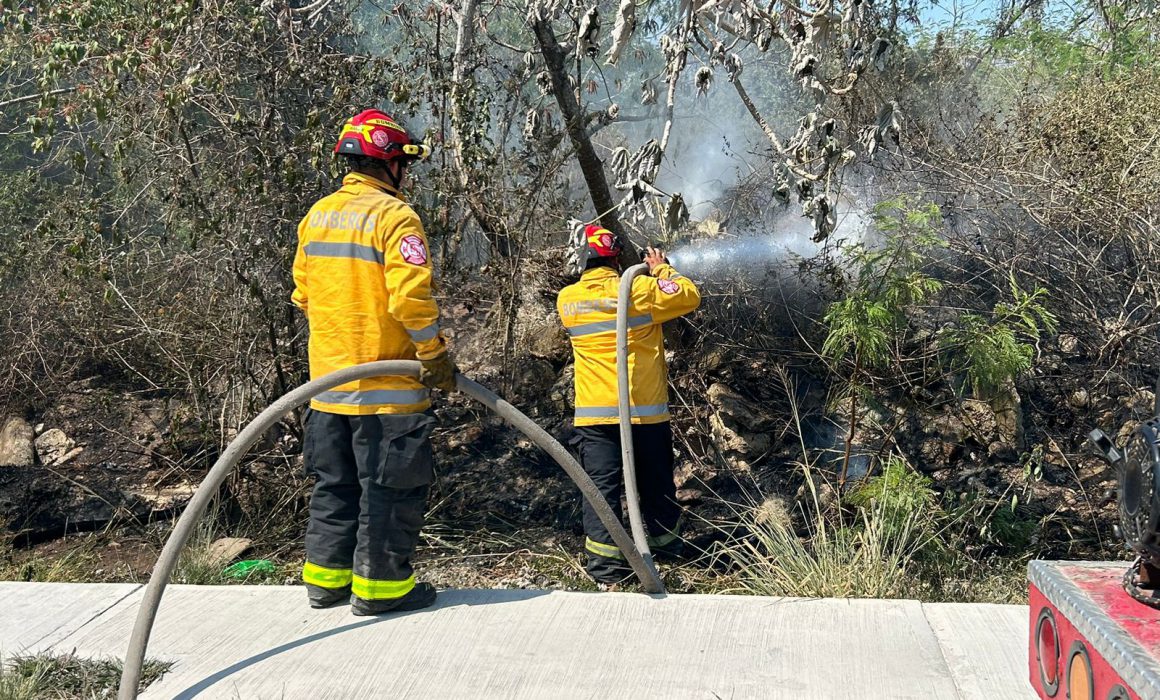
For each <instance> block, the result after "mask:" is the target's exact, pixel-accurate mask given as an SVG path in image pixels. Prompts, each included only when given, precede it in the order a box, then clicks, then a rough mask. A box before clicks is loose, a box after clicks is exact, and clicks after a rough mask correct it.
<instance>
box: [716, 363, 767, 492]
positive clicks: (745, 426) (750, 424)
mask: <svg viewBox="0 0 1160 700" xmlns="http://www.w3.org/2000/svg"><path fill="white" fill-rule="evenodd" d="M708 399H709V404H710V405H711V406H712V407H713V414H712V415H711V416H709V435H710V437H711V438H712V439H713V444H714V445H716V447H717V449H718V451H720V452H721V454H722V456H723V457H724V459H725V461H726V462H728V463H729V464H730V465H731V466H733V467H734V468H736V469H739V470H741V471H749V469H750V468H751V465H750V463H749V460H751V459H753V458H757V457H760V456H762V455H763V454H765V453H766V452H768V451H769V448H770V445H771V444H772V441H771V439H770V437H769V433H768V432H766V431H767V430H768V429H769V427H770V420H769V419H768V418H767V417H765V416H763V415H762V414H761V413H760V412H759V411H758V410H757V409H756V408H755V407H754V406H753V405H752V404H750V403H749V402H748V401H746V400H745V399H744V398H742V397H741V396H740V395H739V394H737V393H736V392H734V391H733V390H732V389H730V388H729V387H727V386H725V385H724V384H720V383H717V384H713V385H712V386H710V387H709V391H708Z"/></svg>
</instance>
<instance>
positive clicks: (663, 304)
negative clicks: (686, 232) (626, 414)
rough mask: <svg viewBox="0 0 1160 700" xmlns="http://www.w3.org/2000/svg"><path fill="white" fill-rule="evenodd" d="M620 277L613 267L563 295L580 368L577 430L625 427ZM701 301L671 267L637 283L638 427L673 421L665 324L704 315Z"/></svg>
mask: <svg viewBox="0 0 1160 700" xmlns="http://www.w3.org/2000/svg"><path fill="white" fill-rule="evenodd" d="M619 288H620V277H619V275H617V273H616V271H615V270H613V269H611V268H608V267H597V268H593V269H591V270H586V271H585V272H584V274H583V275H581V277H580V281H579V282H577V283H576V284H572V285H569V286H567V287H565V288H564V289H563V290H561V291H560V295H559V296H558V297H557V298H556V310H557V311H558V312H559V314H560V319H561V320H562V321H563V322H564V328H565V329H566V330H567V331H568V335H569V337H570V338H571V340H572V354H573V357H574V358H575V360H576V416H575V424H576V425H578V426H582V425H607V424H615V423H618V422H619V411H618V410H617V404H618V401H617V388H616V304H617V294H618V291H619ZM700 303H701V295H700V294H699V293H698V292H697V287H696V286H695V285H694V284H693V282H692V281H691V280H689V279H688V278H687V277H684V276H682V275H680V274H679V273H678V272H677V271H676V270H674V269H673V268H672V266H670V265H659V266H657V268H656V269H655V270H653V273H652V276H648V275H641V276H639V277H637V278H636V279H635V280H633V283H632V305H631V307H630V308H629V311H628V326H629V328H628V372H629V381H630V384H629V386H630V388H631V400H632V403H631V412H632V422H633V423H663V422H664V421H667V420H668V419H669V386H668V383H669V378H668V367H667V366H666V365H665V347H664V334H663V332H662V330H661V324H662V323H664V322H665V321H668V320H670V319H674V318H676V317H678V316H683V315H684V314H687V313H689V312H690V311H692V310H694V309H696V308H697V306H698V305H700Z"/></svg>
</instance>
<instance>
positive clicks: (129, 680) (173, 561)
mask: <svg viewBox="0 0 1160 700" xmlns="http://www.w3.org/2000/svg"><path fill="white" fill-rule="evenodd" d="M419 367H420V364H419V363H418V362H416V361H413V360H388V361H382V362H368V363H366V364H362V365H356V366H354V367H347V368H345V369H341V370H339V371H337V372H332V373H331V374H328V375H326V376H324V377H319V378H318V379H315V380H313V381H310V382H307V383H306V384H303V385H302V386H300V387H298V388H297V389H294V390H293V391H291V392H289V393H287V394H286V395H285V396H282V397H281V398H279V399H278V400H277V401H275V402H274V403H272V404H270V406H269V407H268V408H267V409H266V410H264V411H262V412H261V413H260V414H258V417H257V418H254V420H252V421H250V423H249V425H247V426H246V427H245V429H243V430H242V431H241V432H240V433H239V434H238V436H237V437H236V438H234V440H233V442H231V443H230V444H229V445H228V446H227V447H226V449H225V451H224V452H222V454H221V456H220V457H218V460H217V462H215V463H214V465H213V467H211V468H210V470H209V473H208V474H206V477H205V480H204V481H202V482H201V485H200V486H198V488H197V492H196V493H194V495H193V498H191V499H190V501H189V505H187V506H186V507H185V511H184V512H183V513H182V514H181V517H180V518H179V519H178V521H177V525H176V526H175V527H174V528H173V532H172V533H171V534H170V535H169V539H168V540H166V542H165V547H164V548H162V550H161V556H160V557H158V559H157V564H156V565H155V566H154V567H153V573H152V575H151V576H150V577H149V583H148V585H146V586H145V594H144V596H143V597H142V599H141V606H140V608H138V610H137V621H136V622H135V623H134V625H133V634H132V636H131V637H130V638H129V648H128V650H127V651H126V653H125V666H124V668H123V669H122V671H121V685H120V690H119V691H118V693H117V697H118V698H119V700H133V698H136V697H137V685H138V683H139V682H140V680H141V667H142V665H143V664H144V661H145V651H146V648H147V647H148V646H149V635H150V633H151V632H152V630H153V622H154V620H155V619H156V617H157V608H158V606H159V605H160V603H161V595H162V594H163V593H164V592H165V586H166V585H167V584H168V583H169V577H170V576H171V575H172V574H173V569H174V568H175V567H176V566H177V560H178V557H179V555H180V554H181V550H182V549H183V548H184V547H185V544H186V542H187V541H188V540H189V538H190V536H191V535H192V534H193V532H194V530H195V529H196V528H197V524H198V521H199V520H201V516H202V514H203V513H204V512H205V509H206V507H207V506H208V505H209V503H210V501H211V500H213V498H214V497H215V496H216V495H217V493H218V490H219V489H220V487H221V485H222V483H223V482H224V481H225V480H226V477H228V476H229V475H230V474H231V473H232V472H233V470H234V468H235V467H236V466H237V464H238V461H239V460H241V458H242V457H243V456H244V455H245V454H246V453H247V452H249V450H250V448H251V447H253V446H254V443H256V442H257V441H258V439H259V438H261V437H262V435H263V434H264V433H265V432H266V431H267V430H268V429H270V427H271V426H273V425H274V424H275V423H277V422H278V421H280V420H281V419H282V417H283V416H285V415H286V414H287V413H289V412H290V411H291V410H292V409H294V408H297V407H298V406H301V405H302V404H304V403H306V402H307V401H309V400H310V399H312V398H314V397H315V396H316V395H318V394H320V393H322V392H324V391H328V390H330V389H333V388H334V387H336V386H340V385H342V384H346V383H348V382H352V381H355V380H358V379H367V378H369V377H379V376H383V375H389V374H395V375H407V376H412V377H415V376H418V375H419ZM455 379H456V388H458V390H459V391H462V392H463V393H465V394H467V395H468V396H470V397H471V398H473V399H475V400H476V401H479V402H480V403H482V404H484V405H485V406H487V407H488V408H489V409H491V410H492V411H493V412H495V413H496V414H497V415H498V416H500V417H501V418H503V419H504V420H506V421H507V422H508V423H511V424H512V426H514V427H515V428H517V429H518V430H520V431H521V432H522V433H524V435H526V436H527V437H528V438H529V439H531V441H532V442H534V443H535V444H536V445H538V446H539V447H540V448H542V449H543V450H544V451H545V452H547V453H548V455H550V456H551V457H552V459H554V460H556V463H557V464H559V465H560V466H561V467H563V468H564V471H565V472H567V474H568V476H569V477H571V478H572V481H574V482H576V485H577V486H578V487H580V492H581V493H582V494H584V498H586V499H588V502H589V503H590V504H591V505H592V507H593V509H594V510H595V511H596V515H597V517H599V518H600V521H601V522H602V523H603V524H604V527H606V528H607V529H608V532H609V533H610V534H611V535H612V540H613V541H614V542H615V543H616V546H617V547H619V548H620V551H621V552H623V553H624V556H625V558H626V559H627V561H628V564H629V566H631V567H632V570H633V572H634V573H636V575H637V577H638V578H639V579H640V581H641V583H643V584H644V588H645V590H646V591H648V592H649V593H664V592H665V588H664V584H663V583H661V580H660V576H659V575H658V574H657V571H656V568H655V567H653V566H652V564H651V559H650V560H646V559H645V558H644V557H642V556H641V554H640V552H638V551H637V549H636V548H635V547H634V546H633V542H632V538H631V537H629V535H628V533H627V532H625V530H624V527H623V526H622V525H621V524H620V522H619V520H617V518H616V515H615V514H614V513H613V512H612V509H611V508H609V507H608V503H607V502H605V500H604V497H603V496H601V494H600V491H599V490H598V489H597V488H596V484H594V483H592V479H591V478H589V476H588V475H587V474H586V473H585V472H584V470H583V469H582V468H581V467H580V465H579V464H578V463H577V462H576V460H575V459H573V458H572V455H571V454H570V453H569V452H568V451H567V450H566V449H564V446H563V445H561V444H560V443H559V442H557V441H556V440H555V439H553V438H552V436H551V435H549V434H548V433H547V432H546V431H545V430H544V429H543V428H541V427H540V426H538V425H536V424H535V423H533V422H532V421H531V419H529V418H528V417H527V416H525V415H524V414H523V413H521V412H520V411H519V409H517V408H516V407H515V406H512V405H511V404H510V403H508V402H507V401H504V400H503V399H501V398H500V397H499V396H497V395H495V394H494V393H492V392H491V391H489V390H488V389H486V388H484V387H483V386H480V385H479V384H476V383H475V382H473V381H471V380H470V379H468V378H467V377H464V376H463V375H462V374H459V375H456V377H455Z"/></svg>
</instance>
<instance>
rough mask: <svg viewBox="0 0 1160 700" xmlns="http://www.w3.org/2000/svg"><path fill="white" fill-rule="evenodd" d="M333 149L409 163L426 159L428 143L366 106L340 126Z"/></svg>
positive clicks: (339, 151) (428, 148)
mask: <svg viewBox="0 0 1160 700" xmlns="http://www.w3.org/2000/svg"><path fill="white" fill-rule="evenodd" d="M334 152H335V153H337V154H339V155H343V156H365V157H367V158H377V159H379V160H385V161H392V160H402V161H403V162H404V163H410V162H412V161H416V160H426V159H427V157H428V156H429V155H431V147H430V146H427V145H426V144H424V143H423V142H422V141H420V140H419V139H416V138H414V137H413V136H411V134H409V133H407V130H406V129H404V128H403V127H401V126H399V124H398V122H396V121H395V120H394V119H393V118H391V117H390V116H388V115H386V114H384V113H383V112H380V111H379V110H377V109H367V110H364V111H362V112H359V113H358V114H356V115H355V116H353V117H351V118H350V119H349V120H348V121H347V122H346V124H345V125H344V126H343V127H342V134H340V135H339V137H338V143H337V144H336V145H335V147H334Z"/></svg>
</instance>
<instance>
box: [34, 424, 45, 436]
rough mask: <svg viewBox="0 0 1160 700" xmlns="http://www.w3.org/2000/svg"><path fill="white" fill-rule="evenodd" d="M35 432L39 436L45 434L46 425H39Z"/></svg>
mask: <svg viewBox="0 0 1160 700" xmlns="http://www.w3.org/2000/svg"><path fill="white" fill-rule="evenodd" d="M33 431H35V432H36V434H37V435H40V434H41V433H43V432H44V423H37V424H36V427H35V428H33Z"/></svg>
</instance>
